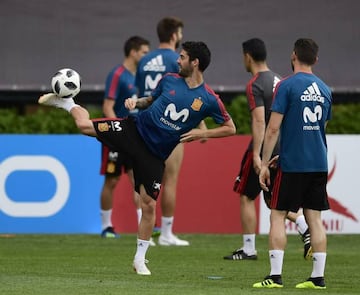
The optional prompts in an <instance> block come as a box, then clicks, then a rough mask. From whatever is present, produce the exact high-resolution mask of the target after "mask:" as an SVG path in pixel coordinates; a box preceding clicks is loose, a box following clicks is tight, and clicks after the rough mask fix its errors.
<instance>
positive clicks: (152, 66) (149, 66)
mask: <svg viewBox="0 0 360 295" xmlns="http://www.w3.org/2000/svg"><path fill="white" fill-rule="evenodd" d="M165 70H166V66H165V65H164V62H163V59H162V55H161V54H159V55H158V56H156V57H154V58H152V59H151V60H150V61H148V62H147V63H146V65H145V66H144V71H146V72H165Z"/></svg>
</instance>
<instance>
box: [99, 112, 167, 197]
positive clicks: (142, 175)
mask: <svg viewBox="0 0 360 295" xmlns="http://www.w3.org/2000/svg"><path fill="white" fill-rule="evenodd" d="M93 125H94V128H95V130H96V134H97V139H98V140H99V141H100V142H102V143H103V144H105V145H106V146H108V147H109V148H110V149H111V150H114V151H118V152H120V153H122V154H124V155H126V156H128V157H129V160H130V161H131V163H132V165H133V171H134V179H135V191H136V192H138V193H140V185H144V188H145V190H146V193H147V194H148V195H149V196H150V197H152V198H153V199H154V200H156V199H157V197H158V195H159V193H160V188H161V180H162V177H163V174H164V168H165V163H164V160H162V159H160V158H158V157H156V156H155V155H154V154H153V153H151V152H150V150H149V148H148V147H147V146H146V143H145V142H144V140H143V139H142V137H141V136H140V134H139V132H138V130H137V128H136V124H135V122H134V119H133V118H132V117H129V118H126V119H113V120H109V119H99V120H93Z"/></svg>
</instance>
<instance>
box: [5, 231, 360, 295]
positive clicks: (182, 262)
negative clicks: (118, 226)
mask: <svg viewBox="0 0 360 295" xmlns="http://www.w3.org/2000/svg"><path fill="white" fill-rule="evenodd" d="M181 237H183V238H186V239H188V240H189V241H191V246H190V247H160V246H156V247H151V248H150V250H149V251H148V255H147V258H148V259H149V260H150V262H149V265H148V266H149V268H150V270H151V271H152V275H151V276H148V277H143V276H138V275H136V274H135V273H134V272H133V270H132V267H131V263H132V258H133V255H134V253H135V239H136V237H135V235H122V236H121V238H120V239H117V240H109V239H107V240H105V239H101V238H100V237H99V236H97V235H96V236H95V235H16V236H13V237H5V236H1V237H0V294H4V295H5V294H6V295H7V294H36V295H42V294H46V295H53V294H54V295H56V294H61V295H72V294H87V295H90V294H156V295H159V294H160V295H161V294H176V295H182V294H242V295H247V294H256V295H259V294H276V293H281V294H286V295H288V294H313V293H316V294H318V293H324V294H359V293H360V291H359V289H358V285H357V283H358V282H359V281H360V275H359V272H360V268H359V262H360V259H359V258H360V252H359V251H358V245H359V244H360V235H330V236H328V258H327V267H326V284H327V289H326V290H310V291H309V290H297V289H295V288H294V286H295V284H296V283H298V282H300V281H303V280H305V279H306V278H307V277H309V276H310V273H311V269H312V262H310V261H305V260H304V259H303V258H302V243H301V241H300V239H299V237H297V236H289V240H288V247H287V249H286V253H285V259H284V267H283V281H284V288H283V289H281V290H270V289H269V290H263V289H260V290H257V289H253V288H252V284H253V283H254V282H256V281H260V280H261V279H262V278H263V277H264V276H265V275H267V274H268V272H269V261H268V252H267V236H258V237H257V241H256V243H257V249H258V256H259V259H258V260H257V261H226V260H223V258H222V257H223V256H224V255H225V254H228V253H229V252H231V250H233V249H235V248H236V247H237V246H239V244H240V240H241V239H240V236H239V235H203V234H201V235H200V234H199V235H181ZM211 276H214V277H221V278H220V279H210V278H209V277H211Z"/></svg>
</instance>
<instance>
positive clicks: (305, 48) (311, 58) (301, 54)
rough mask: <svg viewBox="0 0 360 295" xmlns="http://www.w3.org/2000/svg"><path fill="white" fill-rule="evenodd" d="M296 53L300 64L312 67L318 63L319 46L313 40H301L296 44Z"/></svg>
mask: <svg viewBox="0 0 360 295" xmlns="http://www.w3.org/2000/svg"><path fill="white" fill-rule="evenodd" d="M294 52H295V54H296V56H297V58H298V60H299V61H300V62H302V63H304V64H307V65H309V66H311V65H313V64H315V62H316V59H317V57H318V52H319V46H318V45H317V44H316V42H315V41H314V40H312V39H309V38H300V39H297V40H296V42H295V44H294Z"/></svg>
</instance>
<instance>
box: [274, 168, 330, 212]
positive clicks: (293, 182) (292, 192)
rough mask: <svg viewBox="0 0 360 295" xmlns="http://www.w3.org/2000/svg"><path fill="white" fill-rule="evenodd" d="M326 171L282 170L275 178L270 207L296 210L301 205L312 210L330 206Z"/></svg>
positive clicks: (324, 208)
mask: <svg viewBox="0 0 360 295" xmlns="http://www.w3.org/2000/svg"><path fill="white" fill-rule="evenodd" d="M327 178H328V175H327V172H306V173H305V172H303V173H295V172H294V173H290V172H282V171H281V170H280V169H279V170H278V173H277V175H276V178H275V182H274V188H273V192H272V198H271V203H270V207H271V208H273V209H277V210H285V211H292V212H297V211H298V210H299V209H300V208H301V207H302V208H304V209H313V210H319V211H323V210H328V209H329V208H330V206H329V201H328V196H327V191H326V185H327Z"/></svg>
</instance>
